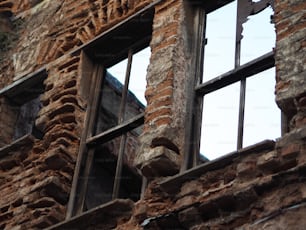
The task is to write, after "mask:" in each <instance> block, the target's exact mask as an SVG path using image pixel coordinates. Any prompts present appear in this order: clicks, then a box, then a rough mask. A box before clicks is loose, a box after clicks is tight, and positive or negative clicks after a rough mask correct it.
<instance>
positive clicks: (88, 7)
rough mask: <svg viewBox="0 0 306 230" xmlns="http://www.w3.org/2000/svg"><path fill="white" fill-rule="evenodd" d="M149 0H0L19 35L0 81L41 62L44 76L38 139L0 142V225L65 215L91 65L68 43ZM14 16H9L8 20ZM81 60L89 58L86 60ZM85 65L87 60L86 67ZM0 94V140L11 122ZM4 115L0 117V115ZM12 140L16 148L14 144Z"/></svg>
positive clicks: (40, 223) (35, 223) (39, 222)
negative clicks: (8, 12)
mask: <svg viewBox="0 0 306 230" xmlns="http://www.w3.org/2000/svg"><path fill="white" fill-rule="evenodd" d="M150 2H151V1H150V0H147V1H140V0H138V1H137V0H136V1H129V0H126V1H113V0H110V1H90V0H83V1H74V0H71V1H61V0H57V1H54V0H52V1H51V0H44V1H27V0H20V1H15V0H14V1H2V2H1V3H0V12H3V11H7V7H9V9H8V10H9V11H10V12H11V13H12V14H13V16H14V17H15V19H16V20H17V21H15V22H16V23H17V22H18V23H20V24H19V25H18V28H17V27H16V34H17V35H18V38H17V40H16V41H15V42H16V45H15V46H12V47H11V49H10V50H8V51H7V53H6V55H7V57H9V59H6V60H4V61H1V63H0V69H1V71H0V83H1V87H4V86H7V85H8V84H9V83H11V82H13V80H17V79H19V78H22V77H23V76H24V75H25V74H28V73H32V72H33V71H35V70H37V69H38V68H39V67H41V66H46V69H47V71H48V77H47V79H46V80H45V82H44V84H45V92H44V93H43V95H42V96H41V101H42V104H43V108H42V109H41V110H40V112H39V115H38V118H37V119H36V126H37V128H38V129H39V130H40V131H42V132H43V133H44V136H43V139H42V140H38V139H33V137H32V138H30V139H29V140H28V139H27V140H26V141H24V142H20V143H19V144H18V143H17V144H15V145H13V146H11V147H8V148H7V147H6V148H5V149H2V150H0V152H1V153H2V155H1V157H0V175H1V176H0V180H1V185H0V186H1V187H0V193H1V194H3V199H2V198H1V199H0V228H1V229H11V228H12V227H20V228H21V229H30V228H38V229H41V228H45V227H47V226H50V225H52V224H54V223H56V222H59V221H61V220H63V219H64V218H65V214H66V205H67V202H68V197H69V193H70V187H71V182H72V177H73V173H74V166H75V162H76V158H77V153H78V146H79V141H80V136H81V132H82V129H83V123H84V114H85V110H86V104H87V99H88V89H86V87H85V84H84V82H85V83H86V82H88V81H90V76H91V75H90V74H91V72H90V70H88V69H84V68H83V67H82V65H81V63H84V62H86V61H85V59H83V57H82V55H81V53H80V52H77V53H75V54H73V55H71V54H69V51H71V50H72V49H74V48H76V47H77V46H80V45H82V44H84V43H87V42H88V41H90V40H91V39H93V38H94V37H95V36H97V35H98V34H100V33H102V32H103V31H105V30H107V29H109V28H110V27H111V26H113V25H115V24H116V23H118V22H120V21H122V20H123V19H125V18H126V17H128V16H130V15H132V14H133V13H135V12H136V11H138V10H139V9H141V8H142V7H144V6H145V5H147V4H149V3H150ZM13 23H14V22H13ZM87 64H88V62H87ZM89 69H90V68H89ZM3 101H4V99H3V98H1V104H0V108H1V109H0V112H1V114H0V118H1V132H0V135H1V136H0V138H1V141H0V143H1V147H2V146H3V145H4V144H9V143H10V141H11V140H10V138H11V135H12V134H11V133H12V130H11V128H12V127H13V126H14V121H11V122H10V121H9V119H8V118H7V117H5V116H8V115H9V113H8V112H7V109H6V107H5V106H4V104H3V103H4V102H3ZM4 120H5V121H6V123H3V122H2V121H4ZM16 146H18V148H19V149H16Z"/></svg>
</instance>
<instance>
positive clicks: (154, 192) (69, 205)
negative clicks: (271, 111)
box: [0, 0, 306, 230]
mask: <svg viewBox="0 0 306 230" xmlns="http://www.w3.org/2000/svg"><path fill="white" fill-rule="evenodd" d="M239 1H241V0H239ZM230 2H232V1H231V0H225V1H221V0H220V1H219V0H217V1H216V0H79V1H75V0H65V1H62V0H0V229H4V230H9V229H14V230H18V229H20V230H21V229H50V230H51V229H52V230H55V229H59V230H60V229H122V230H123V229H124V230H127V229H131V230H136V229H192V230H198V229H216V230H217V229H250V230H251V229H254V230H255V229H256V230H258V229H305V226H306V218H305V216H306V20H305V18H306V2H305V1H303V0H274V1H272V2H273V8H274V16H273V22H274V25H275V32H276V44H275V49H274V51H273V55H272V56H271V58H272V59H273V65H275V67H276V83H275V103H276V104H277V105H278V107H279V108H280V110H281V112H282V114H283V118H284V119H283V121H282V122H283V126H284V127H285V130H284V129H283V130H284V132H283V134H282V136H281V137H279V138H278V139H276V140H262V142H260V143H257V144H255V145H252V146H248V147H245V148H241V149H238V150H237V151H235V152H233V153H230V154H227V155H225V156H223V157H221V158H219V159H217V160H214V161H208V162H200V163H199V162H198V163H197V165H192V166H190V164H188V163H186V162H187V161H188V159H189V155H190V154H191V153H190V152H189V150H188V149H189V147H188V146H189V144H190V140H191V139H190V138H191V135H192V133H191V132H190V130H192V128H191V127H192V125H194V124H193V123H194V120H192V119H193V118H192V115H190V114H191V113H192V111H193V109H192V108H191V107H190V106H191V105H193V104H194V103H193V102H192V101H193V100H194V97H195V95H194V94H193V93H191V92H193V91H192V90H193V88H194V85H195V82H196V80H194V78H193V76H194V75H197V73H199V71H198V70H199V69H200V68H199V63H198V60H199V57H198V56H197V55H196V51H195V50H197V44H200V43H201V42H199V40H200V39H199V34H198V33H196V28H197V27H196V26H197V25H198V23H197V22H198V21H197V17H198V15H199V12H204V13H209V12H212V11H214V10H217V9H218V8H220V7H221V6H223V5H226V4H228V3H230ZM245 2H247V3H248V4H253V3H254V2H253V3H252V1H251V0H245ZM257 2H258V1H257ZM259 2H261V3H262V5H265V4H266V3H267V4H268V3H269V2H271V1H265V0H261V1H259ZM261 3H259V5H260V4H261ZM195 25H196V26H195ZM197 42H198V43H197ZM146 47H149V48H150V50H151V54H150V63H149V66H148V67H147V73H146V76H145V77H146V83H147V84H146V90H145V98H146V101H147V104H146V105H144V104H143V103H142V102H140V101H139V100H138V99H137V98H136V96H135V95H134V94H133V92H131V91H129V90H128V89H127V88H126V84H125V83H122V82H119V81H118V80H116V76H114V75H112V74H110V73H109V72H108V68H110V67H111V66H113V65H115V64H116V63H118V62H120V61H122V60H127V63H128V64H127V67H126V69H127V70H129V64H131V65H132V63H133V60H132V56H133V54H135V53H136V52H138V51H140V50H142V49H144V48H146ZM272 59H269V60H272ZM197 68H198V69H197ZM124 70H125V69H124ZM128 78H129V71H126V79H128ZM126 82H127V81H126ZM263 132H264V130H263ZM186 146H187V147H186ZM184 165H185V166H186V165H187V166H186V167H185V166H184Z"/></svg>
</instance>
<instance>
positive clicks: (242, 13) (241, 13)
mask: <svg viewBox="0 0 306 230" xmlns="http://www.w3.org/2000/svg"><path fill="white" fill-rule="evenodd" d="M246 12H247V10H245V9H244V8H243V3H242V1H241V0H238V3H237V19H236V20H237V22H236V44H235V69H236V68H238V67H239V66H240V56H241V40H242V30H243V28H242V24H243V23H244V22H245V21H246ZM245 90H246V78H245V77H244V78H243V79H241V81H240V98H239V114H238V136H237V150H238V149H241V148H242V143H243V126H244V110H245V93H246V92H245Z"/></svg>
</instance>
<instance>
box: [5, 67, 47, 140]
mask: <svg viewBox="0 0 306 230" xmlns="http://www.w3.org/2000/svg"><path fill="white" fill-rule="evenodd" d="M46 77H47V72H46V70H45V69H44V68H43V69H39V70H38V71H36V72H34V73H32V74H30V75H28V76H26V77H23V78H22V79H20V80H18V81H16V82H14V83H13V84H11V85H9V86H7V87H5V88H3V89H2V90H0V95H1V96H3V102H5V104H4V105H5V106H3V111H2V113H1V120H3V121H6V122H7V124H6V127H7V128H8V129H10V130H8V129H6V131H7V132H8V133H9V134H8V135H6V134H4V135H1V136H4V137H7V140H6V142H5V143H0V144H1V145H4V144H8V143H10V142H12V141H17V140H18V139H20V138H22V137H24V136H26V135H29V134H31V135H33V136H35V137H36V138H41V137H42V135H43V134H42V133H41V132H40V131H39V130H38V129H37V128H36V127H35V119H36V117H37V114H38V112H39V110H40V109H41V107H42V105H41V101H40V95H41V94H42V93H43V92H44V88H45V87H44V84H43V81H44V80H45V78H46ZM8 136H9V137H8ZM4 139H5V138H4Z"/></svg>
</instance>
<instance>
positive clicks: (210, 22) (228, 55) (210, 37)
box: [203, 1, 237, 82]
mask: <svg viewBox="0 0 306 230" xmlns="http://www.w3.org/2000/svg"><path fill="white" fill-rule="evenodd" d="M236 5H237V3H236V1H234V2H232V3H230V4H228V5H226V6H224V7H222V8H220V9H218V10H216V11H213V12H212V13H210V14H208V15H207V23H206V38H207V45H206V46H205V52H204V76H203V81H204V82H205V81H208V80H210V79H212V78H214V77H217V76H219V75H220V74H222V73H225V72H227V71H229V70H231V69H233V68H234V60H235V36H236V32H235V28H236ZM225 25H226V26H225Z"/></svg>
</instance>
